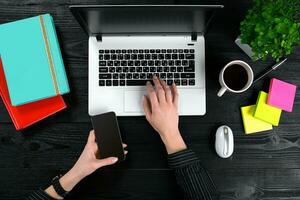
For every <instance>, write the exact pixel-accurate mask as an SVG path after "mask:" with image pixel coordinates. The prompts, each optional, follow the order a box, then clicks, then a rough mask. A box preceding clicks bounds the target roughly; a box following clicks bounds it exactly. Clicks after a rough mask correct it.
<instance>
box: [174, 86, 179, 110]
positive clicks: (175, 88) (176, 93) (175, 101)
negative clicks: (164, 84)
mask: <svg viewBox="0 0 300 200" xmlns="http://www.w3.org/2000/svg"><path fill="white" fill-rule="evenodd" d="M172 93H173V103H174V104H175V105H176V106H178V99H179V93H178V90H177V86H176V84H175V83H173V84H172Z"/></svg>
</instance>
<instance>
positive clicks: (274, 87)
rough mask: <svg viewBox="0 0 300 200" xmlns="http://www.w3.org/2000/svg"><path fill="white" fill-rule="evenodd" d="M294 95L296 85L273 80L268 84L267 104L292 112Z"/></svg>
mask: <svg viewBox="0 0 300 200" xmlns="http://www.w3.org/2000/svg"><path fill="white" fill-rule="evenodd" d="M295 95H296V85H292V84H290V83H287V82H284V81H281V80H278V79H276V78H273V79H272V80H271V83H270V88H269V95H268V100H267V103H268V104H269V105H271V106H274V107H277V108H280V109H282V110H285V111H288V112H292V110H293V105H294V100H295Z"/></svg>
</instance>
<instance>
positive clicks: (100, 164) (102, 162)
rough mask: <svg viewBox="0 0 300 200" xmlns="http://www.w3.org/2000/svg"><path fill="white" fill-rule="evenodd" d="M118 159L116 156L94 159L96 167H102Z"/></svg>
mask: <svg viewBox="0 0 300 200" xmlns="http://www.w3.org/2000/svg"><path fill="white" fill-rule="evenodd" d="M117 161H118V158H117V157H109V158H104V159H100V160H97V161H96V165H97V169H98V168H100V167H104V166H107V165H113V164H115V163H116V162H117Z"/></svg>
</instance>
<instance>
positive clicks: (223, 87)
mask: <svg viewBox="0 0 300 200" xmlns="http://www.w3.org/2000/svg"><path fill="white" fill-rule="evenodd" d="M232 65H239V66H241V67H243V68H244V69H245V70H246V72H247V78H248V80H247V83H246V84H245V86H244V87H243V88H242V89H240V90H233V89H231V88H230V87H228V86H227V85H226V83H225V81H224V72H225V70H226V69H227V68H228V67H230V66H232ZM253 77H254V75H253V71H252V69H251V67H250V66H249V65H248V64H247V63H245V62H244V61H241V60H234V61H231V62H230V63H228V64H227V65H225V67H223V69H222V70H221V72H220V74H219V82H220V84H221V89H220V90H219V92H218V96H219V97H221V96H222V95H223V94H224V93H225V92H226V91H229V92H232V93H241V92H245V91H246V90H248V88H249V87H250V86H251V85H252V83H253Z"/></svg>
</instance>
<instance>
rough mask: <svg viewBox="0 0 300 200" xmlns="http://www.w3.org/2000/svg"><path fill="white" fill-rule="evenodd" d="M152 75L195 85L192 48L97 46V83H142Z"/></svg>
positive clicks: (144, 83)
mask: <svg viewBox="0 0 300 200" xmlns="http://www.w3.org/2000/svg"><path fill="white" fill-rule="evenodd" d="M153 75H156V76H157V77H159V78H160V79H162V80H165V81H166V83H167V84H168V85H171V84H172V83H173V82H174V83H175V84H176V85H181V86H194V85H195V50H194V49H103V50H99V86H144V85H146V82H147V81H151V80H152V77H153Z"/></svg>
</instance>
